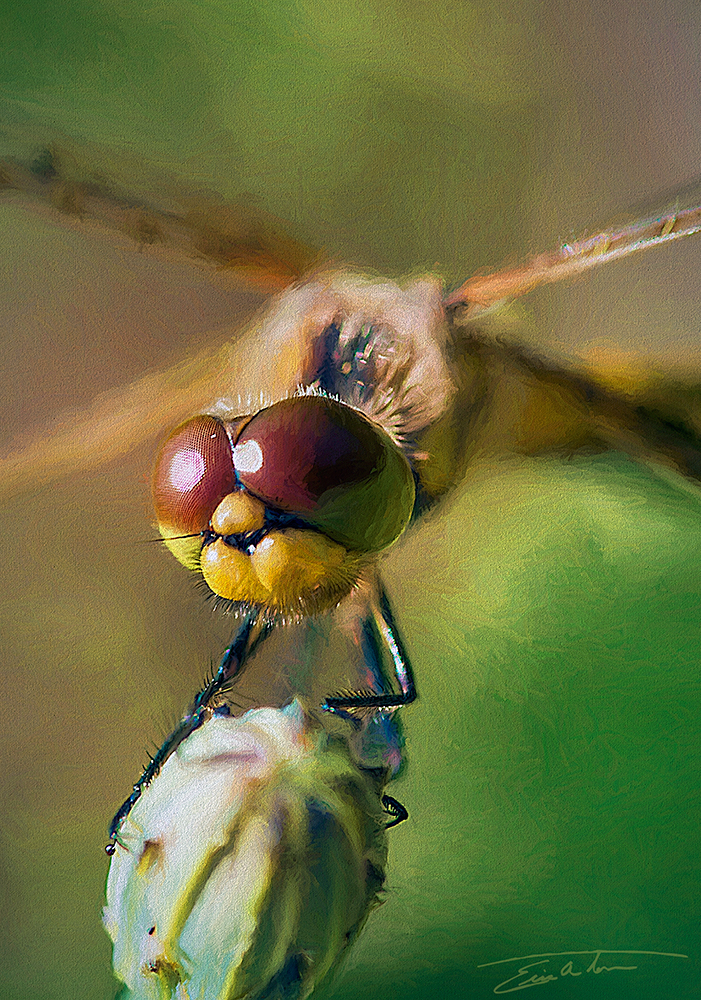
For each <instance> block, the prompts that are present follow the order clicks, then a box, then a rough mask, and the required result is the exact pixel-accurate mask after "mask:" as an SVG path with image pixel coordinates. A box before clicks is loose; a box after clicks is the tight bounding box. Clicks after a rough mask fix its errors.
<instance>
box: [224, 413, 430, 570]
mask: <svg viewBox="0 0 701 1000" xmlns="http://www.w3.org/2000/svg"><path fill="white" fill-rule="evenodd" d="M234 465H235V467H236V475H237V478H238V481H239V482H240V483H241V484H242V485H243V486H244V487H245V489H246V490H248V491H249V492H250V493H251V494H253V495H254V496H256V497H258V499H260V500H262V501H263V503H265V504H266V506H268V507H272V508H277V509H278V510H282V511H286V512H288V513H291V514H296V515H298V516H299V517H300V518H302V519H303V520H304V521H305V522H307V523H308V524H309V525H310V526H311V527H314V528H316V529H318V530H320V531H322V532H324V533H325V534H326V535H328V536H329V537H330V538H332V539H334V540H335V541H337V542H340V543H341V544H343V545H345V546H346V547H347V548H349V549H353V550H356V551H360V552H363V551H365V552H368V551H376V550H379V549H382V548H384V547H385V546H387V545H389V544H390V543H391V542H392V541H394V539H395V538H397V537H398V535H399V534H401V532H402V531H403V529H404V528H405V527H406V524H407V523H408V520H409V518H410V516H411V511H412V509H413V504H414V482H413V478H412V474H411V470H410V468H409V465H408V463H407V461H406V459H405V458H404V456H403V455H402V453H401V452H400V451H399V449H398V448H397V446H396V445H395V444H394V442H393V441H391V440H390V438H389V437H388V436H387V435H386V434H385V433H384V431H383V430H381V428H379V427H377V426H376V425H375V424H373V423H372V422H371V421H370V420H368V419H367V418H366V417H365V416H363V415H362V414H360V413H358V412H357V411H356V410H354V409H352V408H351V407H350V406H346V405H345V404H343V403H339V402H337V401H336V400H333V399H329V398H328V397H326V396H296V397H293V398H292V399H285V400H282V401H281V402H279V403H275V404H274V405H273V406H269V407H268V408H267V409H265V410H261V411H260V412H259V413H257V414H256V415H255V416H254V417H253V418H252V419H251V420H250V421H249V422H248V423H247V424H246V425H245V426H244V428H243V430H242V431H241V433H240V434H239V436H238V438H237V439H236V441H235V445H234Z"/></svg>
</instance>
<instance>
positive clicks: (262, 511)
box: [154, 393, 414, 616]
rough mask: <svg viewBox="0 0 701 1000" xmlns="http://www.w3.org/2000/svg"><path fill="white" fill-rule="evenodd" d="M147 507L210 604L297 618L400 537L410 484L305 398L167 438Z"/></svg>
mask: <svg viewBox="0 0 701 1000" xmlns="http://www.w3.org/2000/svg"><path fill="white" fill-rule="evenodd" d="M154 500H155V507H156V514H157V517H158V522H159V529H160V531H161V534H162V536H163V538H164V539H165V540H166V543H167V544H168V547H169V548H170V549H171V551H172V552H173V554H174V555H175V556H176V558H178V559H179V560H180V562H182V563H183V564H184V565H185V566H187V567H189V568H194V569H199V570H200V571H201V573H202V575H203V577H204V579H205V581H206V582H207V584H208V585H209V587H210V588H211V590H212V591H213V592H214V593H215V594H217V595H218V596H219V597H223V598H226V599H227V600H230V601H233V602H238V603H240V604H245V605H249V606H250V605H255V606H257V607H259V608H261V609H264V610H266V611H268V612H271V613H280V614H282V615H290V616H298V615H304V614H309V613H313V612H316V611H323V610H325V609H327V608H328V607H330V606H331V605H333V604H336V603H338V601H339V600H340V599H341V598H342V597H345V596H346V595H347V594H348V593H349V592H350V590H351V589H352V587H353V586H354V585H355V584H356V583H357V581H358V577H359V574H360V573H361V571H362V569H363V566H364V565H365V564H366V563H367V561H368V560H369V559H370V558H371V556H372V554H373V553H375V552H377V551H379V550H381V549H384V548H386V547H387V546H388V545H390V544H391V543H392V542H393V541H394V540H395V539H396V538H397V537H398V536H399V535H400V534H401V533H402V531H403V530H404V528H405V527H406V525H407V524H408V522H409V519H410V517H411V513H412V510H413V506H414V482H413V478H412V474H411V469H410V467H409V463H408V461H407V460H406V458H405V456H404V455H403V453H402V452H401V450H400V449H399V447H398V446H397V445H396V444H395V443H394V442H393V441H392V440H391V439H390V438H389V436H388V435H387V434H386V433H385V432H384V431H383V430H382V428H381V427H379V426H378V425H376V424H373V423H372V422H371V421H370V420H368V419H367V418H366V417H364V416H363V415H362V414H361V413H359V412H358V411H356V410H354V409H353V408H352V407H350V406H348V405H346V404H344V403H342V402H340V401H339V400H335V399H331V398H329V397H327V396H325V395H319V394H317V393H311V394H303V395H296V396H294V397H292V398H290V399H286V400H281V401H280V402H278V403H275V404H273V405H272V406H270V407H267V408H265V409H263V410H260V411H259V412H258V413H256V414H253V415H249V416H246V417H237V418H235V419H234V420H229V421H223V420H220V419H217V418H216V417H213V416H202V417H195V418H193V419H192V420H190V421H188V422H187V423H185V424H183V425H182V426H181V427H179V428H177V429H176V430H175V431H174V432H173V434H172V435H171V436H170V437H169V438H168V440H167V441H166V443H165V445H164V446H163V448H162V450H161V453H160V455H159V458H158V461H157V463H156V471H155V475H154ZM183 535H185V536H187V535H194V536H195V537H194V538H193V537H190V538H187V537H185V538H183V537H182V536H183Z"/></svg>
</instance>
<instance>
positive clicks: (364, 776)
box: [104, 702, 387, 1000]
mask: <svg viewBox="0 0 701 1000" xmlns="http://www.w3.org/2000/svg"><path fill="white" fill-rule="evenodd" d="M380 794H381V784H380V782H378V780H377V777H376V773H375V772H369V771H365V770H362V769H361V768H359V767H358V766H357V765H356V764H355V763H354V762H353V761H352V760H351V758H350V755H349V752H348V750H347V748H346V747H345V744H344V743H342V742H340V741H332V740H329V738H328V737H327V735H326V734H325V733H324V732H323V730H319V731H312V730H310V728H309V726H308V724H307V721H306V720H305V718H304V715H303V713H302V711H301V708H300V706H299V704H298V703H297V702H293V704H292V705H290V706H289V707H288V708H285V709H281V710H280V709H272V708H262V709H256V710H254V711H250V712H247V713H246V714H245V715H244V716H242V717H241V718H231V717H227V716H215V717H213V718H211V719H210V720H209V721H207V722H206V723H205V724H204V725H203V726H201V727H200V728H199V729H197V730H195V732H193V733H192V734H191V735H190V736H189V737H188V739H187V740H185V742H184V743H182V744H181V746H180V747H179V748H178V750H177V752H176V753H174V754H173V755H172V756H171V757H170V758H169V759H168V760H167V761H166V763H165V764H164V766H163V769H162V771H161V773H160V775H159V776H158V777H157V778H156V779H155V780H154V781H153V783H152V784H151V785H150V787H149V788H148V789H146V790H145V791H144V794H143V795H142V796H141V798H140V799H139V801H138V802H137V803H136V805H135V806H134V808H133V810H132V811H131V813H130V814H129V816H128V818H127V819H126V820H125V822H124V824H123V826H122V827H121V829H120V831H119V843H120V845H122V846H118V847H117V850H116V853H115V854H114V857H113V858H112V863H111V866H110V872H109V876H108V879H107V905H106V907H105V910H104V923H105V927H106V928H107V932H108V934H109V935H110V937H111V938H112V941H113V942H114V952H113V965H114V971H115V973H116V975H117V976H118V978H119V979H121V980H122V981H123V982H124V983H126V985H127V986H128V987H129V990H130V991H131V994H130V996H131V997H133V998H134V1000H136V998H143V1000H234V998H239V997H246V998H247V1000H255V998H260V1000H262V998H273V997H274V998H275V1000H284V998H287V997H289V998H292V997H294V998H295V1000H301V998H303V997H306V996H307V995H308V994H309V993H310V992H311V990H312V989H313V988H314V987H315V986H316V985H317V984H318V983H319V981H320V980H321V979H323V978H324V977H325V976H326V975H327V974H328V973H329V972H330V970H331V969H332V967H333V966H334V964H335V963H336V961H337V959H338V958H339V957H340V955H341V954H342V952H343V951H344V950H345V948H346V947H347V946H348V944H350V943H351V942H352V941H353V939H354V938H355V936H356V935H357V933H358V931H359V930H360V928H361V927H362V925H363V924H364V922H365V920H366V918H367V915H368V913H369V911H370V909H371V908H372V907H373V905H374V904H375V903H376V902H377V897H378V891H379V889H380V888H381V886H382V883H383V881H384V866H385V861H386V856H387V846H386V838H385V832H384V820H385V817H384V816H383V813H382V806H381V802H380Z"/></svg>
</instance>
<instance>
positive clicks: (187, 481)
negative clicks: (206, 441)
mask: <svg viewBox="0 0 701 1000" xmlns="http://www.w3.org/2000/svg"><path fill="white" fill-rule="evenodd" d="M204 473H205V461H204V457H203V456H202V455H201V454H200V452H199V451H195V450H194V449H192V448H186V449H184V450H183V451H179V452H178V453H177V455H174V456H173V461H172V462H171V463H170V469H169V470H168V478H169V480H170V484H171V486H172V487H173V489H176V490H179V491H180V492H181V493H187V492H188V491H189V490H192V489H194V488H195V486H197V484H198V483H199V482H201V480H202V477H203V476H204Z"/></svg>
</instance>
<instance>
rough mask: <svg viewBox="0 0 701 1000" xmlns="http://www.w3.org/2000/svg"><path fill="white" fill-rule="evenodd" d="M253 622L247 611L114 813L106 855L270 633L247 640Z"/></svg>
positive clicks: (267, 628) (266, 628) (262, 631)
mask: <svg viewBox="0 0 701 1000" xmlns="http://www.w3.org/2000/svg"><path fill="white" fill-rule="evenodd" d="M257 620H258V615H257V612H255V611H249V612H248V614H247V615H246V616H245V618H244V620H243V622H242V623H241V626H240V627H239V630H238V632H237V633H236V636H235V638H234V641H233V642H232V643H231V645H230V646H229V647H228V649H227V650H226V652H225V653H224V656H223V657H222V661H221V663H220V664H219V669H218V670H217V672H216V673H215V674H214V675H213V677H212V678H211V679H210V680H209V681H207V683H206V684H205V685H204V687H203V688H202V690H201V691H200V692H199V693H198V694H197V697H196V698H195V700H194V702H193V703H192V705H191V707H190V710H189V711H188V712H187V714H186V715H184V716H183V717H182V719H181V720H180V722H179V723H178V725H177V726H176V727H175V729H174V730H173V732H172V733H171V734H170V736H168V737H167V739H166V740H165V741H164V743H163V745H162V746H161V747H160V749H159V750H158V751H157V752H156V754H155V755H154V756H153V757H152V758H151V760H150V761H149V763H148V765H147V766H146V767H145V768H144V772H143V774H142V775H141V777H140V778H139V780H138V781H137V782H136V784H135V785H134V787H133V789H132V792H131V795H130V796H129V798H128V799H126V800H125V802H123V803H122V805H121V806H120V808H119V809H118V810H117V812H116V813H115V815H114V818H113V819H112V822H111V823H110V828H109V837H110V842H109V844H107V846H106V847H105V851H106V852H107V853H108V854H109V855H112V854H114V852H115V851H116V849H117V844H119V843H121V841H120V839H119V830H120V828H121V826H122V823H123V822H124V820H125V819H126V818H127V816H128V815H129V813H130V812H131V810H132V809H133V807H134V805H135V804H136V803H137V802H138V800H139V799H140V798H141V794H142V792H143V790H144V788H146V787H147V786H148V785H149V784H150V783H151V782H152V781H153V779H154V778H155V777H156V775H157V774H158V772H159V771H160V770H161V768H162V767H163V765H164V764H165V762H166V760H167V759H168V758H169V757H170V755H171V754H172V753H173V751H174V750H177V748H178V747H179V746H180V744H181V743H182V742H183V741H184V740H186V739H187V737H188V736H189V735H190V734H191V733H192V732H194V731H195V729H198V728H199V727H200V726H201V725H202V724H203V722H204V721H205V720H206V719H207V718H209V716H210V715H211V714H212V713H213V711H216V710H213V709H212V708H211V703H212V700H213V699H214V698H216V696H217V695H219V694H221V693H222V692H223V691H225V690H226V688H227V687H228V686H229V685H230V684H231V682H232V681H233V680H234V678H235V677H236V676H237V675H238V674H240V673H241V670H242V669H243V666H244V663H245V660H246V658H247V657H249V656H251V654H252V653H253V651H254V650H255V648H256V647H257V646H258V644H259V643H260V642H262V641H263V639H264V638H265V637H266V636H267V635H268V633H269V632H270V626H269V625H268V624H267V623H264V624H263V625H262V626H261V628H260V631H259V632H258V634H257V635H256V636H255V637H254V638H253V640H251V633H252V632H253V629H254V627H255V625H256V623H257ZM122 846H124V845H122Z"/></svg>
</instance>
